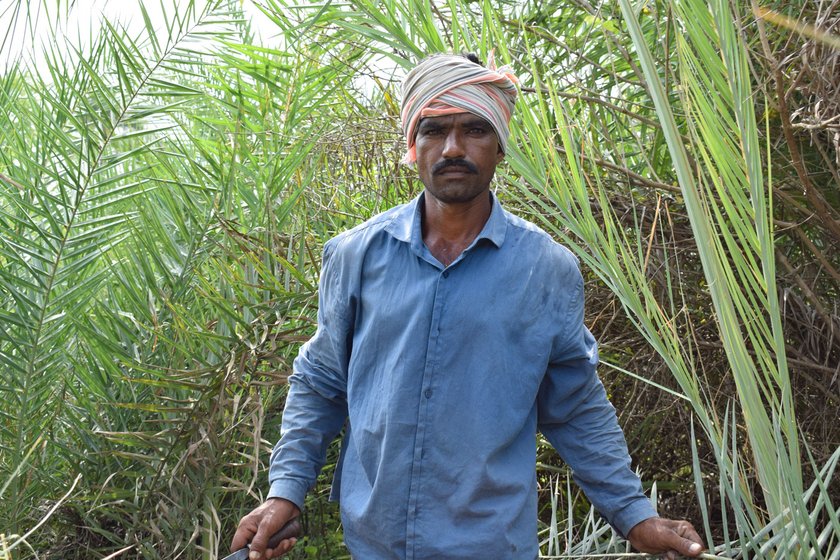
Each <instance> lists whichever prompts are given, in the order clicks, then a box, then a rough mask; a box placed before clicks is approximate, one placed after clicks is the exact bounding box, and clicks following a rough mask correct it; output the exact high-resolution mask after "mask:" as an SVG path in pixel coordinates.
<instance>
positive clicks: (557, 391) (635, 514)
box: [538, 272, 656, 536]
mask: <svg viewBox="0 0 840 560" xmlns="http://www.w3.org/2000/svg"><path fill="white" fill-rule="evenodd" d="M568 296H569V299H568V300H567V301H566V302H564V305H563V307H564V308H565V309H563V310H562V317H563V319H562V320H561V323H562V325H561V328H560V330H559V333H560V334H559V335H558V337H557V339H556V340H557V344H556V347H555V350H554V352H553V354H552V358H551V362H550V364H549V367H548V371H547V372H546V376H545V378H544V380H543V383H542V384H541V386H540V390H539V395H538V422H539V428H540V430H541V431H542V433H543V434H544V435H545V437H546V439H548V441H549V442H550V443H551V444H552V445H553V446H554V448H555V449H556V450H557V452H558V453H559V454H560V456H561V457H562V458H563V460H564V461H565V462H566V463H567V464H568V465H569V467H570V468H571V469H572V473H573V477H574V479H575V481H576V482H577V483H578V485H580V487H581V488H582V489H583V491H584V492H585V493H586V496H587V497H588V498H589V500H590V501H591V502H592V504H593V505H594V506H595V509H597V510H598V511H599V512H600V513H601V515H603V516H604V517H605V518H606V519H607V521H608V522H609V523H610V525H612V526H613V527H614V528H615V529H616V530H617V531H618V532H619V533H621V534H622V535H623V536H626V535H627V533H628V532H629V531H630V529H632V528H633V526H634V525H636V524H637V523H639V522H640V521H643V520H645V519H647V518H649V517H653V516H655V515H656V511H655V510H654V509H653V506H652V505H651V503H650V500H649V499H648V498H647V497H646V496H645V495H644V494H643V492H642V487H641V482H640V481H639V478H638V477H637V476H636V474H635V473H634V472H633V471H632V470H631V466H630V456H629V454H628V451H627V444H626V442H625V439H624V434H623V433H622V431H621V427H620V426H619V424H618V419H617V417H616V413H615V408H613V406H612V404H610V402H609V400H608V399H607V394H606V391H605V390H604V386H603V384H602V383H601V380H600V379H599V378H598V375H597V373H596V367H597V364H598V349H597V343H596V342H595V339H594V337H593V336H592V334H591V333H590V332H589V330H588V329H587V328H586V327H585V326H584V323H583V279H582V277H581V276H580V273H579V272H577V273H576V274H575V281H574V286H573V288H572V289H571V290H569V292H568Z"/></svg>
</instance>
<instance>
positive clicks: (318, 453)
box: [269, 242, 353, 509]
mask: <svg viewBox="0 0 840 560" xmlns="http://www.w3.org/2000/svg"><path fill="white" fill-rule="evenodd" d="M333 253H334V244H333V242H330V243H327V245H326V246H325V247H324V255H323V262H322V268H321V278H320V282H319V308H318V328H317V331H316V332H315V335H314V336H313V337H312V338H311V339H310V340H309V341H308V342H307V343H306V344H304V345H303V347H301V350H300V353H299V355H298V357H297V358H296V359H295V361H294V371H293V374H292V376H291V377H290V378H289V384H290V388H289V394H288V396H287V398H286V405H285V408H284V410H283V425H282V429H281V437H280V441H279V442H278V443H277V445H276V446H275V447H274V451H273V452H272V454H271V464H270V468H269V482H270V485H271V487H270V490H269V497H272V498H273V497H279V498H285V499H287V500H290V501H292V502H294V503H295V504H296V505H297V506H298V507H299V508H301V509H303V504H304V498H305V496H306V493H307V492H308V491H309V490H310V489H311V488H312V486H313V485H314V484H315V481H316V479H317V477H318V473H319V472H320V471H321V468H322V467H323V466H324V462H325V461H326V453H327V447H328V446H329V444H330V442H331V441H332V440H333V439H334V438H335V437H336V435H338V433H339V431H340V430H341V428H342V426H343V424H344V421H345V419H346V418H347V398H346V396H347V367H348V363H349V360H350V348H351V344H352V342H351V341H352V328H353V313H352V300H351V298H349V297H348V295H347V293H346V289H345V286H346V280H347V279H346V278H343V277H342V274H343V272H342V269H341V267H340V266H336V263H335V260H336V259H335V258H333V257H334V254H333Z"/></svg>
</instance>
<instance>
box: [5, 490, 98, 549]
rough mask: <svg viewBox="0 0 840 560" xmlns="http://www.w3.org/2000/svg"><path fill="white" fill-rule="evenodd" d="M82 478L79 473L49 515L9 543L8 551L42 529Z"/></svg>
mask: <svg viewBox="0 0 840 560" xmlns="http://www.w3.org/2000/svg"><path fill="white" fill-rule="evenodd" d="M81 479H82V475H81V474H79V475H77V476H76V480H74V481H73V484H71V485H70V490H68V491H67V493H66V494H64V495H63V496H62V497H61V498H60V499H59V500H58V501H57V502H56V503H55V504H53V507H51V508H50V511H48V512H47V515H45V516H44V517H42V518H41V520H40V521H39V522H38V523H36V524H35V526H34V527H32V528H31V529H30V530H29V531H27V532H26V533H25V534H24V535H23V536H22V537H20V538H19V539H18V540H16V541H15V542H13V543H12V544H11V545H9V547H8V548H7V549H6V551H8V552H11V551H12V550H14V549H15V548H16V547H17V546H18V545H19V544H21V543H23V542H26V538H27V537H29V535H31V534H32V533H34V532H35V531H37V530H38V529H40V527H41V525H43V524H44V523H46V522H47V520H48V519H49V518H50V517H52V514H53V513H55V510H57V509H58V507H59V506H60V505H61V504H63V503H64V501H65V500H66V499H67V498H69V497H70V494H72V493H73V490H75V489H76V485H77V484H78V483H79V481H80V480H81Z"/></svg>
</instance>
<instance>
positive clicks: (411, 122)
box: [400, 53, 518, 163]
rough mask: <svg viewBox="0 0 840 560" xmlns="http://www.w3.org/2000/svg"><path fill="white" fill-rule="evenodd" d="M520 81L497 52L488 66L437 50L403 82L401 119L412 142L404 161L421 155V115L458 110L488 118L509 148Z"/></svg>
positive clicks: (501, 141) (501, 145)
mask: <svg viewBox="0 0 840 560" xmlns="http://www.w3.org/2000/svg"><path fill="white" fill-rule="evenodd" d="M516 83H518V80H517V79H516V76H514V75H513V73H512V72H511V71H510V70H509V69H508V67H502V68H499V69H498V70H497V69H496V65H495V63H494V62H493V54H492V53H491V54H490V64H489V68H485V67H484V66H481V65H480V64H476V63H475V62H472V61H470V60H469V59H467V58H465V57H463V56H461V55H452V54H436V55H432V56H430V57H429V58H426V59H425V60H423V61H422V62H421V63H420V64H418V65H417V67H416V68H414V69H413V70H412V71H411V72H409V73H408V76H406V77H405V80H404V81H403V85H402V103H403V105H402V110H401V111H400V118H401V119H402V128H403V133H404V134H405V138H406V142H407V144H408V153H406V155H405V158H404V159H403V161H404V162H405V163H412V162H414V161H416V160H417V154H416V152H415V146H414V139H415V136H416V135H417V126H418V125H419V124H420V120H421V119H423V118H424V117H439V116H442V115H451V114H454V113H473V114H474V115H478V116H479V117H481V118H483V119H484V120H486V121H487V122H489V123H490V125H491V126H492V127H493V130H495V131H496V136H497V137H498V138H499V146H500V147H501V148H502V152H505V151H506V150H507V140H508V136H509V135H510V128H509V123H510V115H511V113H512V112H513V105H514V103H515V102H516V94H517V91H516Z"/></svg>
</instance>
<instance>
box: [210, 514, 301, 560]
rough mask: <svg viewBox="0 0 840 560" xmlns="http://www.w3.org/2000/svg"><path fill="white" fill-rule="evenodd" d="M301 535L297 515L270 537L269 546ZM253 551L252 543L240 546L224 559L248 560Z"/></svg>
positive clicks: (271, 546) (272, 546)
mask: <svg viewBox="0 0 840 560" xmlns="http://www.w3.org/2000/svg"><path fill="white" fill-rule="evenodd" d="M299 536H300V521H299V520H298V518H297V517H295V518H294V519H292V520H291V521H289V522H288V523H286V524H285V525H283V526H282V527H281V528H280V530H279V531H277V532H276V533H274V534H273V535H272V536H271V538H270V539H268V548H274V547H275V546H277V545H278V544H280V541H282V540H285V539H291V538H292V537H299ZM250 551H251V545H247V546H245V548H240V549H239V550H237V551H236V552H234V553H233V554H230V555H228V556H225V557H224V558H222V560H248V553H249V552H250Z"/></svg>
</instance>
